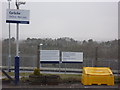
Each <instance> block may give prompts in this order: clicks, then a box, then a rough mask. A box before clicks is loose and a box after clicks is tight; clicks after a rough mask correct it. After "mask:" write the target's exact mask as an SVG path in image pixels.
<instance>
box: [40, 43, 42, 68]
mask: <svg viewBox="0 0 120 90" xmlns="http://www.w3.org/2000/svg"><path fill="white" fill-rule="evenodd" d="M40 50H42V45H40ZM39 52H40V51H39ZM40 55H41V52H40ZM40 55H39V57H40ZM40 68H42V64H41V63H40Z"/></svg>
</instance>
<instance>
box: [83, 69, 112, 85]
mask: <svg viewBox="0 0 120 90" xmlns="http://www.w3.org/2000/svg"><path fill="white" fill-rule="evenodd" d="M82 84H83V85H92V84H97V85H101V84H107V85H114V75H113V73H112V71H111V70H110V68H107V67H84V68H83V73H82Z"/></svg>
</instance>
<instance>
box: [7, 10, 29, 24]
mask: <svg viewBox="0 0 120 90" xmlns="http://www.w3.org/2000/svg"><path fill="white" fill-rule="evenodd" d="M29 13H30V11H29V10H19V9H7V11H6V23H20V24H29Z"/></svg>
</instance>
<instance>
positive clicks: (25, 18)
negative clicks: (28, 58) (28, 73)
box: [6, 0, 29, 84]
mask: <svg viewBox="0 0 120 90" xmlns="http://www.w3.org/2000/svg"><path fill="white" fill-rule="evenodd" d="M15 4H16V7H17V9H7V13H6V14H7V17H6V23H17V27H16V29H17V30H16V56H15V84H18V82H19V59H20V58H19V24H29V10H19V6H20V5H21V4H25V2H18V1H17V0H16V3H15Z"/></svg>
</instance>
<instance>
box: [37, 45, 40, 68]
mask: <svg viewBox="0 0 120 90" xmlns="http://www.w3.org/2000/svg"><path fill="white" fill-rule="evenodd" d="M37 54H38V55H37V68H38V69H39V68H40V45H38V46H37Z"/></svg>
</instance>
